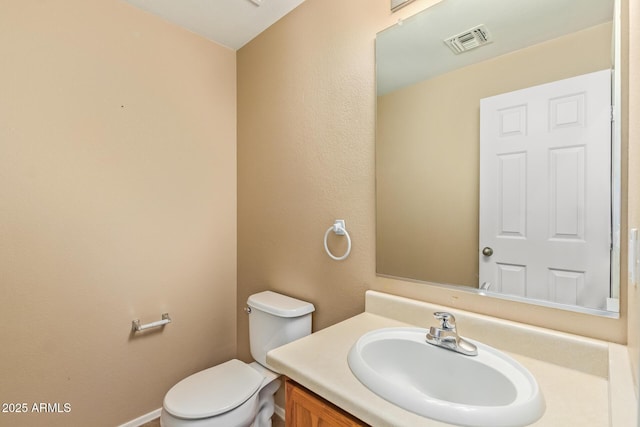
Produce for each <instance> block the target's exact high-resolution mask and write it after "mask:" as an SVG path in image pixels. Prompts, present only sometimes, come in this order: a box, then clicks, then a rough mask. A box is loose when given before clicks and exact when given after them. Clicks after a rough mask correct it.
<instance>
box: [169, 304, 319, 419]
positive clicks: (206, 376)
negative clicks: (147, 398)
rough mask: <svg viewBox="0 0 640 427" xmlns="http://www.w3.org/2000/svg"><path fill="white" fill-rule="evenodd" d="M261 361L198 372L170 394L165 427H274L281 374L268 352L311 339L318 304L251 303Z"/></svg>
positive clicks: (252, 332) (254, 352) (252, 334)
mask: <svg viewBox="0 0 640 427" xmlns="http://www.w3.org/2000/svg"><path fill="white" fill-rule="evenodd" d="M247 305H248V308H247V309H246V311H247V312H248V313H249V344H250V349H251V356H252V357H253V358H254V360H255V362H251V363H245V362H242V361H240V360H237V359H232V360H229V361H228V362H224V363H221V364H220V365H216V366H214V367H212V368H209V369H205V370H204V371H200V372H197V373H195V374H193V375H191V376H189V377H187V378H185V379H183V380H182V381H180V382H179V383H177V384H176V385H174V386H173V387H172V388H171V389H170V390H169V391H168V392H167V394H166V395H165V397H164V402H163V404H162V413H161V415H160V425H161V426H162V427H249V426H252V427H270V426H271V416H272V415H273V412H274V409H275V403H274V394H275V393H276V391H277V390H278V388H280V374H278V373H277V372H276V371H275V370H274V369H273V368H271V367H270V366H269V365H268V364H267V352H268V351H269V350H271V349H274V348H276V347H280V346H281V345H284V344H287V343H289V342H292V341H295V340H297V339H299V338H302V337H304V336H306V335H309V334H311V313H312V312H313V311H314V310H315V308H314V306H313V304H311V303H308V302H305V301H300V300H298V299H295V298H291V297H288V296H286V295H282V294H278V293H276V292H271V291H264V292H260V293H257V294H254V295H251V296H250V297H249V299H248V300H247Z"/></svg>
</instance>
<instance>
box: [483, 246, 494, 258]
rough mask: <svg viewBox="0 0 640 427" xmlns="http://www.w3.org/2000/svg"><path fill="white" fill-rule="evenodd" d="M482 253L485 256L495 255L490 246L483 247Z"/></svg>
mask: <svg viewBox="0 0 640 427" xmlns="http://www.w3.org/2000/svg"><path fill="white" fill-rule="evenodd" d="M482 255H484V256H491V255H493V249H491V248H490V247H489V246H487V247H485V248H484V249H482Z"/></svg>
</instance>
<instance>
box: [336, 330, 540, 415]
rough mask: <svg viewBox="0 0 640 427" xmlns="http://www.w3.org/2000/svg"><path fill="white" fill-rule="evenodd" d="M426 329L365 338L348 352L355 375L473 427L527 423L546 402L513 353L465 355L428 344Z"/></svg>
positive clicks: (402, 403) (422, 409)
mask: <svg viewBox="0 0 640 427" xmlns="http://www.w3.org/2000/svg"><path fill="white" fill-rule="evenodd" d="M427 332H429V331H428V330H427V329H422V328H387V329H378V330H374V331H371V332H369V333H367V334H365V335H363V336H361V337H360V338H359V339H358V341H357V342H356V343H355V344H354V345H353V347H352V348H351V350H350V352H349V357H348V362H349V367H350V368H351V371H352V372H353V374H354V375H355V377H356V378H357V379H358V380H359V381H360V382H361V383H362V384H364V385H365V386H366V387H367V388H368V389H369V390H371V391H372V392H374V393H375V394H377V395H378V396H380V397H382V398H384V399H386V400H387V401H389V402H391V403H393V404H395V405H397V406H399V407H401V408H404V409H406V410H408V411H411V412H414V413H416V414H418V415H422V416H424V417H428V418H432V419H435V420H438V421H443V422H446V423H451V424H456V425H461V426H474V427H507V426H510V427H516V426H526V425H529V424H531V423H533V422H535V421H536V420H538V419H539V418H540V417H541V416H542V414H543V413H544V410H545V403H544V398H543V396H542V393H541V391H540V388H539V387H538V383H537V382H536V380H535V378H534V377H533V375H531V373H530V372H529V371H528V370H527V369H526V368H525V367H523V366H522V365H521V364H520V363H518V362H517V361H515V360H514V359H513V358H511V357H510V356H508V355H506V354H504V353H502V352H501V351H499V350H496V349H494V348H492V347H490V346H487V345H484V344H482V343H479V342H477V341H473V340H470V339H467V338H465V340H467V341H469V342H471V343H473V344H475V345H476V346H477V347H478V355H477V356H466V355H463V354H460V353H456V352H453V351H450V350H447V349H444V348H440V347H436V346H434V345H431V344H428V343H427V342H426V340H425V336H426V334H427Z"/></svg>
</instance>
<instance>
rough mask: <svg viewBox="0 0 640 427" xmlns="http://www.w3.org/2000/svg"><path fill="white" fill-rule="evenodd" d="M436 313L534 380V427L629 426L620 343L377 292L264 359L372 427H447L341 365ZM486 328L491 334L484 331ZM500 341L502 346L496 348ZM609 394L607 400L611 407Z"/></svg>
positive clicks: (424, 324) (630, 389) (630, 413)
mask: <svg viewBox="0 0 640 427" xmlns="http://www.w3.org/2000/svg"><path fill="white" fill-rule="evenodd" d="M403 305H404V306H403ZM443 309H444V310H445V311H446V310H448V311H452V312H453V313H454V314H455V315H456V318H457V319H458V327H459V331H460V334H461V335H462V336H466V337H469V338H473V339H476V340H478V341H483V342H485V343H486V344H489V345H492V346H494V347H496V348H498V349H500V350H502V351H504V352H505V353H507V354H509V355H510V356H512V357H513V358H514V359H516V360H518V361H519V362H520V363H521V364H522V365H524V366H525V367H526V368H527V369H529V371H531V373H532V374H533V375H534V376H535V377H536V379H537V381H538V384H539V385H540V388H541V390H542V392H543V394H544V397H545V401H546V406H547V409H546V411H545V414H544V415H543V417H542V418H541V419H540V420H539V421H537V422H536V423H534V424H533V425H534V426H549V427H550V426H554V427H555V426H558V427H560V426H562V427H565V426H585V427H600V426H603V427H604V426H610V425H611V426H613V427H626V426H631V425H633V424H632V423H633V421H632V420H634V419H635V401H634V399H633V395H634V394H635V393H634V391H633V385H632V384H631V383H630V380H629V379H630V378H631V374H630V366H628V365H629V360H628V356H627V352H626V348H625V347H624V346H620V345H617V344H609V343H606V342H601V341H597V340H592V339H587V338H582V337H576V336H571V335H568V334H563V333H558V332H553V331H547V330H544V329H541V328H534V327H530V326H527V325H520V324H515V323H513V322H507V321H502V320H497V319H493V318H488V317H486V316H480V315H476V314H473V313H467V312H463V311H460V310H455V309H450V308H447V307H440V306H434V305H431V304H429V303H423V302H417V301H413V300H407V299H405V298H401V297H395V296H391V295H387V294H382V293H379V292H372V291H369V292H367V309H366V311H365V312H364V313H362V314H359V315H357V316H354V317H352V318H350V319H347V320H345V321H343V322H340V323H338V324H336V325H333V326H331V327H329V328H326V329H323V330H321V331H318V332H315V333H313V334H312V335H310V336H308V337H305V338H302V339H300V340H298V341H295V342H293V343H290V344H287V345H285V346H282V347H280V348H277V349H275V350H272V351H270V352H269V353H268V355H267V362H268V363H269V364H270V365H271V366H272V367H273V368H275V369H276V370H278V371H279V372H281V373H282V374H284V375H286V376H287V377H289V378H291V379H293V380H294V381H296V382H298V383H299V384H301V385H303V386H304V387H306V388H308V389H309V390H311V391H313V392H314V393H316V394H318V395H320V396H322V397H323V398H325V399H326V400H328V401H330V402H332V403H334V404H335V405H337V406H339V407H340V408H342V409H344V410H345V411H347V412H349V413H351V414H353V415H354V416H356V417H358V418H360V419H361V420H362V421H364V422H366V423H368V424H370V425H372V426H375V427H384V426H394V427H400V426H407V427H416V426H446V425H449V424H446V423H442V422H438V421H434V420H431V419H428V418H424V417H421V416H419V415H416V414H414V413H412V412H409V411H406V410H404V409H402V408H399V407H398V406H395V405H393V404H392V403H389V402H387V401H386V400H384V399H382V398H381V397H379V396H377V395H376V394H374V393H373V392H371V391H370V390H368V389H367V388H366V387H365V386H364V385H362V384H361V383H360V382H359V381H358V380H357V379H356V377H355V376H354V375H353V374H352V373H351V370H350V369H349V365H348V363H347V355H348V353H349V350H350V349H351V346H352V345H353V344H354V343H355V342H356V341H357V340H358V338H360V336H362V335H363V334H365V333H367V332H369V331H372V330H375V329H380V328H388V327H402V326H419V327H427V326H428V325H429V324H431V323H432V322H431V320H430V313H432V312H433V310H443ZM394 313H402V314H401V315H394ZM428 313H429V314H428ZM394 317H395V318H394ZM398 318H400V319H398ZM412 319H415V320H416V321H412ZM487 329H490V330H491V331H492V334H490V335H486V334H485V333H483V331H486V330H487ZM488 337H493V340H492V339H489V338H488ZM491 341H494V342H491ZM500 343H504V344H505V345H498V344H500ZM505 347H506V348H505ZM625 369H627V370H628V371H629V372H627V371H626V370H625ZM627 374H628V375H627ZM614 380H615V381H616V384H614V383H613V381H614ZM610 386H611V387H610ZM610 393H611V394H612V396H613V398H612V399H611V400H612V405H611V408H610V406H609V400H610V399H609V395H610ZM629 393H631V395H629ZM632 407H633V408H634V410H633V411H632V410H631V408H632ZM618 408H620V409H618ZM610 417H611V419H612V421H611V423H610Z"/></svg>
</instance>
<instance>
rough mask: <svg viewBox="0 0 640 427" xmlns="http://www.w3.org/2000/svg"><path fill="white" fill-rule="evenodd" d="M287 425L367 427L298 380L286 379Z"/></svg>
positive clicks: (291, 426)
mask: <svg viewBox="0 0 640 427" xmlns="http://www.w3.org/2000/svg"><path fill="white" fill-rule="evenodd" d="M285 399H286V403H285V412H286V414H285V419H286V427H366V426H367V424H365V423H363V422H362V421H360V420H359V419H357V418H355V417H354V416H353V415H351V414H349V413H347V412H345V411H343V410H342V409H340V408H338V407H337V406H335V405H333V404H332V403H330V402H327V401H326V400H324V399H323V398H321V397H320V396H318V395H317V394H314V393H313V392H311V391H309V390H307V389H306V388H304V387H302V386H301V385H299V384H297V383H296V382H294V381H292V380H290V379H289V378H287V379H286V380H285Z"/></svg>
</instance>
